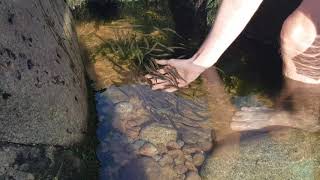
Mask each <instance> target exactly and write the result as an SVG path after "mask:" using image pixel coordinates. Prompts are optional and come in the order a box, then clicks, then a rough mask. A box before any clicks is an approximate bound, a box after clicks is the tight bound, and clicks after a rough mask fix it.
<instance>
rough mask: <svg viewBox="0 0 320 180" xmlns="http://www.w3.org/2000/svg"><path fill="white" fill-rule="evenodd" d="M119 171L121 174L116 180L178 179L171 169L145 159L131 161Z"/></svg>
mask: <svg viewBox="0 0 320 180" xmlns="http://www.w3.org/2000/svg"><path fill="white" fill-rule="evenodd" d="M119 171H120V172H121V173H120V175H119V177H118V178H117V179H120V180H127V179H130V180H141V179H166V180H167V179H168V180H176V179H178V175H177V174H176V173H175V172H174V171H173V170H172V168H170V167H161V166H160V165H159V164H158V163H157V162H156V161H154V160H153V159H151V158H146V157H144V158H141V159H136V160H134V161H131V162H130V163H129V164H128V165H126V166H125V167H123V168H121V169H120V170H119Z"/></svg>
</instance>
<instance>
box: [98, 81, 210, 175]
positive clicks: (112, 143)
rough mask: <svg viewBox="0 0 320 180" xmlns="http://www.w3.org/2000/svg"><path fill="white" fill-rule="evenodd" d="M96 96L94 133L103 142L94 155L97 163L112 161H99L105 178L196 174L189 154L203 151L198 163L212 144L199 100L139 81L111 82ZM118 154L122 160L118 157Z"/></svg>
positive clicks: (204, 106)
mask: <svg viewBox="0 0 320 180" xmlns="http://www.w3.org/2000/svg"><path fill="white" fill-rule="evenodd" d="M96 100H97V112H98V117H99V120H100V124H99V128H98V131H97V134H98V138H99V140H100V141H101V142H103V144H105V145H104V146H102V145H101V146H100V148H99V151H98V153H97V154H98V157H99V159H100V161H101V162H107V160H108V159H111V158H112V159H113V160H114V161H113V162H114V164H112V166H111V165H108V164H107V163H102V169H103V173H101V176H102V177H103V178H104V179H108V178H120V179H124V178H130V179H132V178H134V179H135V178H136V179H172V180H175V179H184V178H185V177H186V173H187V172H188V171H194V172H196V173H197V172H198V170H197V168H196V166H195V165H194V164H193V163H192V161H193V159H192V155H193V153H195V152H198V153H200V152H201V153H203V154H201V155H202V156H201V157H198V156H199V155H196V160H197V161H196V164H197V166H201V164H202V163H203V160H204V157H205V156H204V154H205V152H208V151H210V150H211V148H212V146H213V141H214V138H215V137H214V134H213V133H212V130H211V129H209V128H203V127H209V126H208V118H207V117H206V116H205V114H208V113H206V111H207V106H206V103H205V102H204V101H203V102H202V101H201V100H199V102H194V101H191V100H186V99H183V98H181V97H178V96H176V95H175V94H172V93H165V92H160V91H152V90H151V89H150V88H149V87H147V86H143V85H127V86H121V87H115V86H112V87H110V88H109V89H107V90H106V91H105V92H102V93H98V94H97V96H96ZM106 109H108V110H106ZM133 131H134V132H135V133H134V135H133V133H132V132H133ZM108 132H109V135H108ZM178 137H179V138H178ZM124 147H127V148H124ZM188 148H189V149H188ZM124 149H126V151H125V152H124ZM187 151H189V155H188V153H187ZM123 154H126V156H124V155H123ZM110 155H111V156H110ZM117 156H121V157H127V159H126V160H125V159H121V161H119V158H118V157H117ZM110 157H111V158H110ZM146 157H148V158H146ZM202 158H203V159H202ZM187 160H188V161H189V162H188V163H186V161H187ZM131 168H132V169H131ZM108 169H109V170H108ZM110 169H115V170H110ZM107 172H108V173H109V175H107V174H108V173H107Z"/></svg>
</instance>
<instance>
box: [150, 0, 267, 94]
mask: <svg viewBox="0 0 320 180" xmlns="http://www.w3.org/2000/svg"><path fill="white" fill-rule="evenodd" d="M262 1H263V0H223V1H222V4H221V6H220V9H219V11H218V14H217V17H216V20H215V23H214V25H213V27H212V29H211V30H210V33H209V35H208V36H207V38H206V40H205V41H204V43H203V44H202V46H201V47H200V48H199V50H198V51H197V52H196V53H195V55H194V56H193V57H192V58H190V59H185V60H180V59H170V60H159V61H158V63H159V64H161V65H170V66H172V67H174V68H175V69H176V70H177V72H178V73H179V75H180V76H181V78H180V79H177V82H178V87H184V86H187V85H188V84H189V83H191V82H192V81H194V80H195V79H196V78H197V77H198V76H199V75H200V74H201V73H202V72H203V71H205V70H206V69H207V68H209V67H211V66H212V65H214V64H215V63H216V62H217V61H218V59H219V58H220V56H221V55H222V54H223V53H224V51H225V50H226V49H227V48H228V47H229V46H230V45H231V43H232V42H233V41H234V40H235V39H236V38H237V36H238V35H239V34H240V33H241V32H242V31H243V29H244V28H245V26H246V25H247V24H248V22H249V21H250V19H251V18H252V16H253V15H254V13H255V12H256V10H257V9H258V7H259V6H260V4H261V3H262ZM159 73H161V74H164V75H165V74H166V73H167V72H166V69H165V68H164V69H160V70H159ZM146 77H147V78H149V79H150V80H151V82H152V84H153V87H152V88H153V89H155V90H156V89H166V91H170V92H171V91H175V90H176V88H174V87H169V88H167V87H168V85H170V84H171V83H170V82H168V81H167V80H159V79H157V77H155V76H152V75H147V76H146Z"/></svg>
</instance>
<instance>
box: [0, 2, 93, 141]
mask: <svg viewBox="0 0 320 180" xmlns="http://www.w3.org/2000/svg"><path fill="white" fill-rule="evenodd" d="M0 26H1V28H0V40H1V41H0V134H1V136H0V141H3V142H12V143H19V144H51V145H70V144H74V143H77V142H80V141H81V140H82V138H83V137H84V134H85V132H86V129H87V127H86V125H87V122H86V120H87V115H88V113H87V94H86V83H85V75H84V66H83V63H82V60H81V56H80V52H79V47H78V42H77V37H76V35H75V31H74V28H73V26H72V16H71V13H70V11H69V8H68V6H67V4H66V3H65V2H64V1H63V0H56V1H50V0H30V1H23V0H17V1H7V0H5V1H3V0H1V1H0Z"/></svg>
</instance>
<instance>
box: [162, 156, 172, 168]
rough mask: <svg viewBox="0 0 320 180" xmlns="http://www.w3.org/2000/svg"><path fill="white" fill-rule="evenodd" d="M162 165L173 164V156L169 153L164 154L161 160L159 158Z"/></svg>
mask: <svg viewBox="0 0 320 180" xmlns="http://www.w3.org/2000/svg"><path fill="white" fill-rule="evenodd" d="M159 164H160V166H166V165H169V166H171V165H173V158H172V157H171V156H169V155H164V156H163V157H162V158H161V159H160V160H159Z"/></svg>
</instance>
